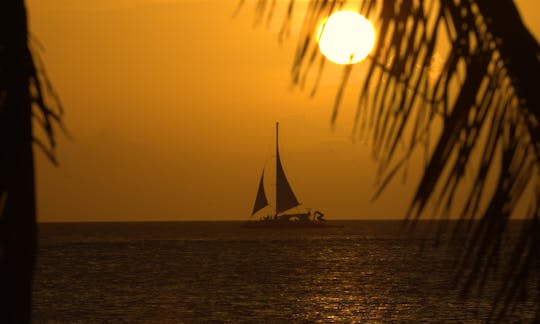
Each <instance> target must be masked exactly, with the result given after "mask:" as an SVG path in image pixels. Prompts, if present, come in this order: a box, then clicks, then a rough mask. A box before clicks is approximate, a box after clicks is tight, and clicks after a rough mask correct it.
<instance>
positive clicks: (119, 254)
mask: <svg viewBox="0 0 540 324" xmlns="http://www.w3.org/2000/svg"><path fill="white" fill-rule="evenodd" d="M241 224H242V223H241V222H148V223H143V222H140V223H44V224H39V253H38V260H37V268H36V275H35V282H34V300H33V303H34V306H33V321H34V322H35V323H209V322H211V323H285V322H293V323H387V322H396V323H418V322H431V323H481V322H483V321H485V320H486V319H487V316H488V314H489V311H490V309H491V302H492V300H493V296H494V295H495V293H496V290H497V287H498V285H499V284H500V283H501V281H500V280H502V279H501V278H499V279H497V278H495V279H494V280H492V281H490V282H489V283H488V285H487V287H486V289H485V291H484V293H483V294H482V295H481V296H478V295H473V296H470V297H468V298H460V297H459V290H458V289H456V288H455V287H454V286H455V285H454V280H453V279H454V276H455V274H456V262H457V260H459V255H460V253H461V252H462V249H463V247H462V244H460V243H459V241H458V242H456V243H455V244H449V243H448V242H445V240H444V238H443V239H442V240H443V242H442V243H440V244H436V243H437V241H436V240H435V238H434V236H433V235H432V232H430V231H428V230H427V229H418V230H416V231H415V232H414V234H413V235H412V236H411V235H406V234H403V233H401V232H400V230H399V229H400V226H401V224H402V223H401V222H399V221H343V222H339V224H341V225H343V227H342V228H325V229H316V228H307V229H288V230H278V229H246V228H242V227H241ZM533 317H534V304H527V303H525V302H523V304H522V305H518V308H517V311H516V312H515V314H514V315H512V317H510V318H508V319H507V321H509V322H520V321H530V320H531V319H532V318H533Z"/></svg>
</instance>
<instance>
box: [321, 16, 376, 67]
mask: <svg viewBox="0 0 540 324" xmlns="http://www.w3.org/2000/svg"><path fill="white" fill-rule="evenodd" d="M317 41H318V42H319V49H320V51H321V53H322V54H323V55H324V56H325V57H326V58H328V59H329V60H330V61H332V62H334V63H337V64H355V63H358V62H360V61H362V60H363V59H365V58H366V56H368V54H369V53H370V52H371V50H372V49H373V46H374V45H375V29H374V28H373V25H372V24H371V22H370V21H369V20H367V19H366V18H365V17H364V16H362V15H361V14H359V13H357V12H354V11H338V12H335V13H333V14H332V15H330V17H328V18H327V19H325V20H323V21H322V22H321V23H320V24H319V28H318V30H317Z"/></svg>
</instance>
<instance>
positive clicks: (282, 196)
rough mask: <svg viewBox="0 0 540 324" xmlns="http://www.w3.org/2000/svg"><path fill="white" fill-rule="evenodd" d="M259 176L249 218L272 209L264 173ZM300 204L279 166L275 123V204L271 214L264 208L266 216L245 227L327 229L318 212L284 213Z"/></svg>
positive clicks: (251, 221)
mask: <svg viewBox="0 0 540 324" xmlns="http://www.w3.org/2000/svg"><path fill="white" fill-rule="evenodd" d="M264 171H265V170H264V168H263V172H262V175H261V180H260V181H259V188H258V190H257V196H256V197H255V204H254V205H253V211H252V213H251V217H253V216H254V215H255V214H257V213H258V214H263V212H262V211H261V210H263V209H265V207H272V206H270V204H269V202H268V198H267V196H266V192H265V189H264V179H265V173H264ZM300 205H301V204H300V202H299V201H298V199H297V198H296V195H295V194H294V192H293V190H292V188H291V185H290V184H289V181H288V180H287V177H286V176H285V171H284V170H283V165H282V164H281V159H280V156H279V123H276V179H275V204H274V206H273V207H274V210H273V213H271V214H270V213H269V212H268V210H269V208H266V214H265V215H260V216H259V218H258V219H257V220H250V221H248V222H247V224H246V226H247V227H327V226H329V225H326V224H325V222H326V220H325V219H324V214H323V213H322V212H320V211H315V212H313V213H312V212H311V210H308V211H307V212H305V213H286V211H288V210H290V209H292V208H295V207H298V206H300Z"/></svg>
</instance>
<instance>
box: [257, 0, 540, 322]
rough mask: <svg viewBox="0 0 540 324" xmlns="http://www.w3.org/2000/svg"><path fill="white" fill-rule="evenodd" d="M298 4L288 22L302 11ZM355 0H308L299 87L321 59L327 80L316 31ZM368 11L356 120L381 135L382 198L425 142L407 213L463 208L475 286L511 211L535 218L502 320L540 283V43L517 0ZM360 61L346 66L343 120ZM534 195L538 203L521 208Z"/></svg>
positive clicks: (511, 274)
mask: <svg viewBox="0 0 540 324" xmlns="http://www.w3.org/2000/svg"><path fill="white" fill-rule="evenodd" d="M292 3H293V2H291V4H289V9H288V12H287V16H286V18H285V22H284V24H283V25H284V26H290V21H291V20H292V19H293V16H294V15H293V14H292V13H291V11H292V9H291V8H293V5H292ZM344 4H345V1H338V0H311V1H309V5H308V7H307V12H306V15H305V18H304V24H303V27H302V31H301V33H300V35H299V39H298V47H297V50H296V54H295V58H294V61H293V62H294V63H293V67H292V70H291V71H292V80H293V83H295V84H296V85H298V86H300V87H303V85H304V83H305V80H306V78H307V76H308V73H309V71H310V70H311V69H313V65H314V62H317V60H320V62H321V63H320V64H319V70H318V72H317V76H316V79H315V82H316V84H317V83H318V82H319V80H320V75H321V71H322V70H323V69H324V63H322V62H324V59H323V58H322V56H321V54H319V51H318V49H317V43H316V40H315V39H314V36H313V31H314V30H315V27H316V25H317V23H318V22H319V21H321V20H322V19H324V18H325V17H327V16H328V15H329V14H330V13H332V12H333V11H335V10H337V9H338V8H341V7H343V6H344ZM262 7H263V6H262V5H259V7H258V8H262ZM357 9H358V11H359V12H360V13H361V14H363V15H364V16H366V17H368V18H369V19H371V20H372V21H373V22H374V24H375V26H376V29H377V30H378V41H377V44H376V47H375V48H374V50H373V53H372V55H371V56H370V57H369V58H368V60H367V61H366V62H365V63H364V64H367V65H368V66H367V72H366V73H365V74H364V75H363V80H362V84H361V86H360V87H361V91H360V96H359V98H358V106H357V107H356V109H357V112H356V118H357V119H356V120H355V124H354V125H355V126H354V131H355V132H357V134H362V135H363V136H365V135H366V134H368V135H369V137H370V138H371V139H372V141H373V155H374V156H375V157H377V159H378V161H379V176H378V178H379V179H382V180H381V182H380V184H379V188H378V189H377V191H376V195H375V196H377V195H379V194H380V193H381V192H383V191H384V188H385V187H386V186H387V185H388V183H390V180H391V179H392V178H394V176H395V175H396V174H397V173H398V171H399V170H405V169H404V167H405V166H406V165H407V161H408V160H409V159H410V158H411V157H412V156H414V155H415V152H417V151H423V152H424V154H425V155H426V156H427V158H426V165H425V168H424V171H423V175H422V177H421V179H420V181H419V183H418V185H417V188H416V192H415V195H414V198H413V200H412V202H411V204H410V208H409V210H408V212H407V214H406V215H404V216H405V218H406V219H407V220H408V221H409V224H411V226H412V225H413V224H414V223H415V222H416V220H418V219H419V218H420V217H425V214H427V213H432V212H433V211H432V210H431V209H427V206H429V205H430V203H433V205H434V206H435V210H436V211H437V213H436V214H437V215H438V216H439V217H441V218H443V219H446V218H449V217H451V216H452V215H453V217H457V218H458V222H457V223H456V225H455V226H454V228H453V229H452V233H453V237H454V239H457V238H458V237H461V236H462V234H464V233H468V234H470V235H467V237H468V238H469V239H468V241H467V243H466V249H465V251H464V254H463V258H462V263H461V264H462V265H461V267H460V271H459V276H458V277H459V278H460V282H461V285H462V290H463V292H464V293H468V292H470V291H471V290H472V289H475V288H478V289H479V290H480V291H481V290H482V287H483V286H484V284H485V281H486V280H487V279H486V278H488V277H489V275H490V274H491V273H492V272H493V271H494V269H495V267H494V266H493V265H495V264H497V263H498V261H497V260H498V255H499V253H500V250H501V244H502V243H501V240H502V238H503V234H504V233H505V230H506V228H507V225H508V221H509V219H510V218H511V217H513V216H519V217H522V218H526V219H528V221H527V222H526V224H525V226H526V227H525V229H524V230H523V231H522V234H521V236H520V239H519V240H518V242H517V243H515V244H514V256H513V257H512V259H511V260H510V262H509V263H508V264H509V265H508V266H507V267H506V268H505V269H506V271H507V277H508V278H510V279H511V280H510V281H508V282H507V283H506V284H505V285H504V286H503V287H501V290H500V294H499V296H498V297H497V299H496V300H495V303H494V308H493V314H492V315H493V319H500V318H501V316H504V315H505V314H506V313H507V312H508V311H511V310H512V305H513V303H514V302H515V301H516V300H517V296H518V294H519V293H521V292H522V291H523V290H524V289H526V288H527V287H529V286H530V284H532V283H534V282H536V284H537V283H538V281H539V272H538V271H537V270H538V267H539V262H538V261H539V258H538V254H539V250H538V249H539V240H540V230H539V228H540V226H539V225H538V218H539V217H540V189H538V188H540V181H539V180H540V178H539V175H540V173H539V171H540V170H539V166H540V164H539V162H540V154H539V152H540V151H539V147H540V126H539V121H540V95H539V94H538V89H540V62H539V58H540V47H539V46H538V42H537V41H536V40H535V39H534V37H532V36H531V34H530V33H529V32H528V30H527V29H526V28H525V26H524V25H523V23H522V21H521V18H520V16H519V13H518V11H517V9H516V7H515V5H514V3H513V2H512V1H511V0H502V1H488V0H455V1H454V0H452V1H451V0H436V1H429V2H425V1H422V0H364V1H360V3H359V5H358V6H357ZM271 10H274V9H271ZM280 37H281V35H280ZM436 58H439V59H440V61H441V64H440V68H437V66H436V64H435V61H436ZM352 69H353V66H345V67H344V74H343V78H342V81H341V83H340V85H339V87H338V89H337V95H336V100H335V105H334V108H333V114H332V123H334V122H335V121H336V119H337V116H338V114H339V111H340V105H341V98H342V95H343V93H344V91H345V88H346V87H347V81H348V79H349V76H350V73H351V70H352ZM314 89H317V85H315V87H314ZM439 125H440V127H439ZM399 147H403V148H405V149H404V150H398V148H399ZM466 174H468V175H469V176H468V178H470V179H472V183H470V182H471V181H466V177H465V176H466ZM493 183H495V184H494V185H493ZM459 195H461V196H465V197H466V198H465V199H464V201H460V200H459V199H458V196H459ZM462 200H463V199H462ZM524 200H529V202H528V203H529V204H530V205H531V206H532V207H531V208H530V210H529V211H528V212H527V213H526V214H520V215H517V213H518V208H517V206H518V205H519V203H520V202H521V203H523V201H524ZM506 244H509V243H506ZM533 270H534V271H533ZM536 287H537V289H536V293H538V291H539V290H540V286H536ZM536 298H538V296H536ZM539 312H540V307H539Z"/></svg>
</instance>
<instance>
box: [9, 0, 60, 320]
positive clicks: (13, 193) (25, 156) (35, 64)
mask: <svg viewBox="0 0 540 324" xmlns="http://www.w3.org/2000/svg"><path fill="white" fill-rule="evenodd" d="M33 57H34V58H36V59H35V60H34V58H33ZM61 113H62V110H61V105H60V102H59V100H58V97H57V96H56V95H55V92H54V90H53V88H52V86H51V84H50V82H49V81H48V79H47V78H46V74H45V72H44V70H43V68H42V64H40V62H39V60H38V59H37V55H32V53H31V51H30V46H29V40H28V27H27V18H26V8H25V5H24V1H23V0H5V1H1V2H0V305H1V306H2V310H3V311H2V314H1V315H0V316H1V317H0V318H1V319H0V322H5V323H29V322H30V314H31V286H32V276H33V271H34V263H35V255H36V244H37V243H36V199H35V180H34V155H33V149H32V143H36V144H37V146H38V147H40V148H41V149H42V150H43V151H44V152H45V153H46V154H47V155H48V156H49V157H50V158H51V159H52V160H53V161H54V154H53V153H54V152H53V149H54V146H55V134H54V129H55V127H54V125H55V124H57V125H61V116H60V115H61ZM33 121H35V122H36V123H37V124H38V125H40V126H41V127H40V129H42V132H41V133H42V134H43V135H44V136H45V138H46V139H47V140H46V141H41V140H39V138H38V136H34V130H33V127H32V124H33Z"/></svg>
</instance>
